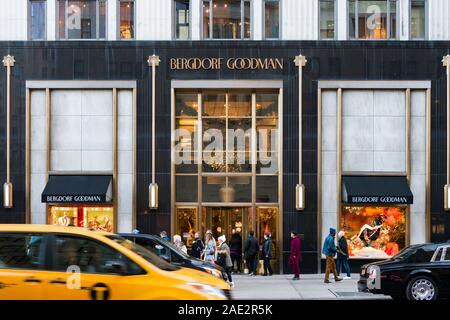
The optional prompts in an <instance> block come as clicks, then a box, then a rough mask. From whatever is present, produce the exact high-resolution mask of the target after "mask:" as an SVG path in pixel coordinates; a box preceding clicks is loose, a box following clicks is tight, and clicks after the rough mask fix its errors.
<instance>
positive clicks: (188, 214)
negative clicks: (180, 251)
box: [177, 208, 197, 247]
mask: <svg viewBox="0 0 450 320" xmlns="http://www.w3.org/2000/svg"><path fill="white" fill-rule="evenodd" d="M177 223H178V225H177V234H179V235H180V236H181V237H182V239H183V241H184V243H185V244H186V246H188V247H190V246H191V245H192V242H193V241H194V234H195V231H196V230H197V208H177Z"/></svg>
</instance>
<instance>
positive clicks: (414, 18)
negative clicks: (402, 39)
mask: <svg viewBox="0 0 450 320" xmlns="http://www.w3.org/2000/svg"><path fill="white" fill-rule="evenodd" d="M410 16H411V25H410V31H411V39H426V23H427V19H426V17H427V13H426V1H425V0H411V11H410Z"/></svg>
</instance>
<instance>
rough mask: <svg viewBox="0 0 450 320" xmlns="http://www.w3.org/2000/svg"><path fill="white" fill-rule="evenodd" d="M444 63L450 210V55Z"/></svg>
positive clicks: (447, 205)
mask: <svg viewBox="0 0 450 320" xmlns="http://www.w3.org/2000/svg"><path fill="white" fill-rule="evenodd" d="M442 64H443V66H444V67H446V68H447V183H446V185H445V186H444V210H447V211H448V210H450V199H449V197H450V192H449V188H450V55H447V56H444V58H443V59H442Z"/></svg>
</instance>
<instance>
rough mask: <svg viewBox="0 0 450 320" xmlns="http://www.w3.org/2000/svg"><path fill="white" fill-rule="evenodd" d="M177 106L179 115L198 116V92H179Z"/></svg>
mask: <svg viewBox="0 0 450 320" xmlns="http://www.w3.org/2000/svg"><path fill="white" fill-rule="evenodd" d="M175 108H176V115H177V117H197V114H198V95H197V94H196V93H178V94H177V96H176V100H175Z"/></svg>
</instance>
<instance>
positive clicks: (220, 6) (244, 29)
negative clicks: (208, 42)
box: [202, 0, 251, 39]
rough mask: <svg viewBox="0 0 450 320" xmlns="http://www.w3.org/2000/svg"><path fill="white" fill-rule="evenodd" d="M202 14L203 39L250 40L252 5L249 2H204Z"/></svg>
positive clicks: (210, 0) (216, 0) (225, 0)
mask: <svg viewBox="0 0 450 320" xmlns="http://www.w3.org/2000/svg"><path fill="white" fill-rule="evenodd" d="M202 12H203V38H205V39H211V38H213V39H250V37H251V19H250V17H251V3H250V1H249V0H207V1H203V9H202ZM211 21H212V22H211Z"/></svg>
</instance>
